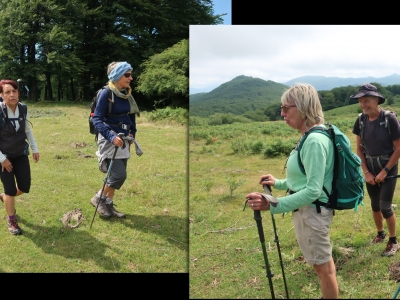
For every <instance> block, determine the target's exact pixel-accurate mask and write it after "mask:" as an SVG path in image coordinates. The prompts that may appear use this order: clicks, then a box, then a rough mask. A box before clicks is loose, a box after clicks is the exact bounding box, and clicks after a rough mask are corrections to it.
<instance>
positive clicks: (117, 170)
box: [105, 158, 128, 190]
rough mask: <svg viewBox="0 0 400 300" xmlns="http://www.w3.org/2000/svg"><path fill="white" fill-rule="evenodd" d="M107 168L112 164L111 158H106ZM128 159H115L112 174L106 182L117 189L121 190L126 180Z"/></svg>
mask: <svg viewBox="0 0 400 300" xmlns="http://www.w3.org/2000/svg"><path fill="white" fill-rule="evenodd" d="M105 161H106V164H107V168H108V167H109V165H110V162H111V159H109V158H107V159H105ZM127 162H128V159H127V158H122V159H114V161H113V164H112V166H111V170H110V174H109V176H108V178H107V181H106V184H107V186H109V187H112V188H114V189H116V190H119V189H120V188H121V187H122V185H123V184H124V182H125V179H126V166H127Z"/></svg>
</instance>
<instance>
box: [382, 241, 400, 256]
mask: <svg viewBox="0 0 400 300" xmlns="http://www.w3.org/2000/svg"><path fill="white" fill-rule="evenodd" d="M398 248H399V244H395V243H393V242H392V241H389V242H388V243H387V246H386V250H385V252H383V253H382V256H393V255H395V253H396V252H397V249H398Z"/></svg>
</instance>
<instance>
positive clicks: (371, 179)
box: [350, 83, 400, 256]
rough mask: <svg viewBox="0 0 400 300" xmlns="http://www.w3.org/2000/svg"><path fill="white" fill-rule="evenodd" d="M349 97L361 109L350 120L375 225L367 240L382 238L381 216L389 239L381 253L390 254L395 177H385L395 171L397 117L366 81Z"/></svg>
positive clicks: (399, 150) (399, 139)
mask: <svg viewBox="0 0 400 300" xmlns="http://www.w3.org/2000/svg"><path fill="white" fill-rule="evenodd" d="M350 98H352V99H358V102H359V104H360V108H361V109H362V113H361V114H359V116H358V118H357V119H356V121H355V123H354V127H353V133H354V134H355V135H356V145H357V155H358V156H359V157H360V158H361V168H362V171H363V172H364V174H365V175H364V176H365V182H366V188H367V191H368V195H369V198H370V199H371V208H372V218H373V220H374V223H375V226H376V229H377V235H376V236H375V238H373V239H372V241H371V243H372V244H377V243H382V242H384V241H385V238H386V233H385V231H384V220H385V221H386V225H387V229H388V234H389V240H388V242H387V245H386V247H385V250H384V252H383V253H382V256H393V255H394V254H395V253H396V252H397V250H398V243H397V239H396V215H395V213H394V211H393V208H392V202H393V195H394V191H395V188H396V182H397V180H393V179H389V178H390V177H392V178H393V176H396V175H397V173H398V160H399V158H400V125H399V121H398V119H397V116H396V114H394V113H390V112H389V111H385V110H384V109H382V108H381V107H380V106H379V104H382V103H384V102H385V97H383V96H382V95H381V94H380V93H378V89H377V88H376V86H374V85H372V84H370V83H366V84H363V85H362V86H360V88H359V91H358V94H356V95H352V96H350ZM387 177H388V178H387Z"/></svg>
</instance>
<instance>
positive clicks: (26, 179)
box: [0, 155, 31, 196]
mask: <svg viewBox="0 0 400 300" xmlns="http://www.w3.org/2000/svg"><path fill="white" fill-rule="evenodd" d="M8 160H9V161H10V162H11V164H12V166H13V168H12V171H11V172H8V171H6V170H4V171H1V170H0V172H1V182H2V183H3V187H4V193H5V194H6V195H9V196H15V195H16V194H17V188H16V186H15V185H17V186H18V189H19V190H20V191H22V192H24V193H29V189H30V187H31V167H30V164H29V157H28V156H27V155H20V156H17V157H15V158H8Z"/></svg>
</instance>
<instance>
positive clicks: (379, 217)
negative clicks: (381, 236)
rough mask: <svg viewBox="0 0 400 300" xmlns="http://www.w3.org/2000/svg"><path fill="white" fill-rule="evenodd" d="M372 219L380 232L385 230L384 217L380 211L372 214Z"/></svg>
mask: <svg viewBox="0 0 400 300" xmlns="http://www.w3.org/2000/svg"><path fill="white" fill-rule="evenodd" d="M372 217H373V218H374V222H375V226H376V229H377V230H378V231H382V230H383V216H382V213H381V212H380V211H377V212H374V211H373V212H372Z"/></svg>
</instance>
